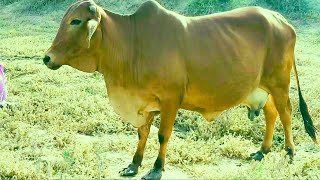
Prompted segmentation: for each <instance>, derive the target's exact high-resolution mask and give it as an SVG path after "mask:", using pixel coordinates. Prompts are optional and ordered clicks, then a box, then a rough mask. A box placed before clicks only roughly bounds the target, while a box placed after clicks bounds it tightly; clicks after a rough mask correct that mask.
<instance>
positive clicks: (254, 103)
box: [183, 88, 269, 121]
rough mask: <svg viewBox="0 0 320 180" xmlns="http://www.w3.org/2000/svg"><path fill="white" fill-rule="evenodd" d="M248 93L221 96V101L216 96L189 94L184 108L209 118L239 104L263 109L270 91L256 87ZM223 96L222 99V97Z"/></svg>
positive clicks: (253, 109) (210, 119) (215, 116)
mask: <svg viewBox="0 0 320 180" xmlns="http://www.w3.org/2000/svg"><path fill="white" fill-rule="evenodd" d="M247 94H248V95H242V96H239V97H237V98H233V99H232V98H230V96H224V97H219V101H217V98H216V97H214V96H210V95H207V96H203V95H201V96H199V95H198V96H197V95H195V94H193V95H190V94H189V95H187V96H186V98H185V99H184V102H183V108H184V109H188V110H192V111H197V112H199V113H200V114H202V116H203V117H204V118H205V119H206V120H208V121H213V120H215V119H216V118H217V117H218V116H219V115H220V114H221V113H222V112H223V111H224V110H227V109H230V108H232V107H235V106H238V105H240V104H242V105H246V106H248V107H249V108H250V109H251V110H252V111H256V110H260V109H262V108H263V107H264V106H265V104H266V102H267V99H268V95H269V94H268V93H267V92H266V91H264V90H263V89H261V88H256V89H254V90H253V91H251V92H250V93H247ZM221 98H222V99H221Z"/></svg>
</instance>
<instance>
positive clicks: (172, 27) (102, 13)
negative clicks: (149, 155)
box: [43, 0, 317, 179]
mask: <svg viewBox="0 0 320 180" xmlns="http://www.w3.org/2000/svg"><path fill="white" fill-rule="evenodd" d="M295 42H296V34H295V31H294V29H293V27H292V26H291V25H290V24H289V23H288V22H287V21H286V20H285V19H284V18H283V17H282V16H281V15H280V14H278V13H276V12H273V11H270V10H266V9H263V8H260V7H245V8H239V9H235V10H232V11H228V12H223V13H216V14H212V15H207V16H199V17H185V16H182V15H179V14H177V13H175V12H172V11H169V10H166V9H165V8H163V7H162V6H160V5H159V4H158V3H157V2H156V1H148V2H145V3H143V4H142V5H141V6H140V7H139V9H138V10H137V11H136V12H135V13H133V14H131V15H119V14H116V13H113V12H110V11H108V10H105V9H103V8H101V7H99V6H97V5H96V4H95V3H94V2H93V1H90V0H85V1H78V2H76V3H74V4H72V5H71V7H70V8H69V9H68V10H67V12H66V14H65V16H64V17H63V19H62V22H61V25H60V28H59V31H58V34H57V36H56V38H55V39H54V41H53V44H52V46H51V48H50V49H49V50H48V51H47V54H46V56H45V58H44V59H43V61H44V63H45V64H46V65H47V67H48V68H50V69H54V70H55V69H58V68H59V67H60V66H62V65H69V66H72V67H74V68H76V69H79V70H81V71H85V72H95V71H98V72H100V73H101V74H103V75H104V78H105V82H106V86H107V89H108V95H109V98H110V102H111V104H112V106H113V108H114V110H115V112H117V113H118V114H119V115H120V116H121V117H122V118H123V120H125V121H127V122H130V123H131V124H132V125H133V126H135V127H137V128H138V135H139V144H138V148H137V151H136V153H135V155H134V157H133V161H132V163H131V164H130V165H129V166H128V167H127V168H125V169H123V170H122V171H121V172H120V173H121V175H123V176H133V175H135V174H137V172H138V167H139V166H140V165H141V161H142V158H143V153H144V147H145V144H146V141H147V137H148V134H149V130H150V126H151V124H152V121H153V119H154V116H155V115H156V114H158V113H160V117H161V123H160V128H159V132H158V136H159V143H160V151H159V155H158V157H157V160H156V161H155V164H154V167H153V168H152V169H151V170H150V171H149V173H148V174H147V175H146V176H144V178H145V179H150V178H153V179H160V178H161V174H162V170H163V169H164V161H165V156H166V150H167V144H168V140H169V138H170V135H171V132H172V128H173V124H174V121H175V117H176V114H177V111H178V109H179V108H183V109H188V110H192V111H196V112H199V113H201V114H202V115H203V116H204V117H205V118H206V119H207V120H208V121H213V120H214V119H215V118H216V117H217V116H218V115H219V114H220V113H221V112H223V111H225V110H227V109H229V108H231V107H234V106H237V105H239V104H245V105H247V106H249V108H250V111H252V112H256V111H258V110H259V109H261V108H263V111H264V114H265V118H266V133H265V138H264V141H263V143H262V147H261V149H260V150H259V151H258V152H257V153H254V154H253V155H252V158H253V159H256V160H261V159H262V157H263V153H268V152H269V151H270V149H271V145H272V135H273V129H274V126H275V121H276V118H277V116H278V114H279V115H280V120H281V122H282V125H283V127H284V132H285V148H286V150H287V151H288V154H289V155H290V156H291V157H292V156H293V155H294V153H295V151H294V143H293V137H292V130H291V129H292V128H291V103H290V99H289V83H290V71H291V69H292V67H293V68H294V73H295V77H296V80H297V84H298V92H299V101H300V111H301V113H302V117H303V121H304V125H305V129H306V131H307V133H308V134H309V135H310V136H311V138H312V139H313V140H314V142H315V143H316V142H317V141H316V129H315V127H314V126H313V123H312V120H311V118H310V115H309V113H308V110H307V106H306V103H305V102H304V100H303V97H302V95H301V90H300V86H299V80H298V75H297V70H296V66H295V58H294V47H295ZM252 112H251V113H252ZM249 114H250V112H249Z"/></svg>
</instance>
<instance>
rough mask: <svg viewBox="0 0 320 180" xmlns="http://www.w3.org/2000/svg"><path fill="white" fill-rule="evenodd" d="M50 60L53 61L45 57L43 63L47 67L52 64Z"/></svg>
mask: <svg viewBox="0 0 320 180" xmlns="http://www.w3.org/2000/svg"><path fill="white" fill-rule="evenodd" d="M50 59H51V58H50V56H47V55H45V56H44V58H43V63H44V64H45V65H46V66H47V65H48V63H49V62H50Z"/></svg>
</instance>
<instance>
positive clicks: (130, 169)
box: [119, 164, 139, 176]
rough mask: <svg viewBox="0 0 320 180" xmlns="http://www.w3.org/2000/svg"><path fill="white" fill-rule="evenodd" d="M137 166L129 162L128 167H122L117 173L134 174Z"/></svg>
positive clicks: (121, 174) (122, 174) (123, 174)
mask: <svg viewBox="0 0 320 180" xmlns="http://www.w3.org/2000/svg"><path fill="white" fill-rule="evenodd" d="M138 169H139V166H137V165H134V164H130V165H129V166H128V167H126V168H124V169H122V170H121V171H120V172H119V174H120V176H134V175H136V174H138Z"/></svg>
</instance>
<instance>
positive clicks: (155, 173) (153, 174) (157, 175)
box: [142, 168, 162, 180]
mask: <svg viewBox="0 0 320 180" xmlns="http://www.w3.org/2000/svg"><path fill="white" fill-rule="evenodd" d="M161 176H162V169H159V168H152V169H151V170H150V171H149V172H148V174H147V175H145V176H143V177H142V179H145V180H149V179H152V180H153V179H156V180H158V179H161Z"/></svg>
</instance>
